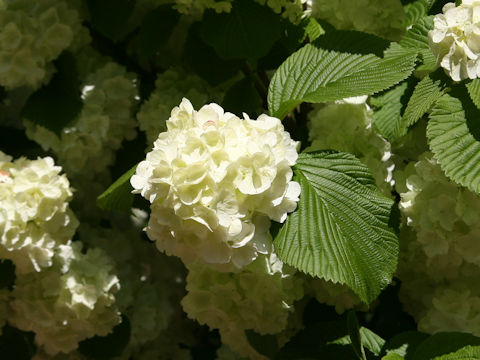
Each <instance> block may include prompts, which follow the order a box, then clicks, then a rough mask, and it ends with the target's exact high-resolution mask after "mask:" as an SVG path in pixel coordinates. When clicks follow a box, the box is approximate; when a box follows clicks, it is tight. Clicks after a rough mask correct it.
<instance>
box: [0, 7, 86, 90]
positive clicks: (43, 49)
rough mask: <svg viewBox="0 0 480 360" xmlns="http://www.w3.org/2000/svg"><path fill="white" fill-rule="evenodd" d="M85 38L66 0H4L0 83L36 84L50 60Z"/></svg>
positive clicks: (47, 70)
mask: <svg viewBox="0 0 480 360" xmlns="http://www.w3.org/2000/svg"><path fill="white" fill-rule="evenodd" d="M88 41H89V35H88V31H87V30H86V29H85V28H83V27H82V25H81V19H80V18H79V14H78V12H77V11H76V10H75V9H74V8H72V7H71V6H70V4H69V3H68V2H67V1H63V0H37V1H31V0H10V1H6V2H5V3H4V8H3V9H1V11H0V85H2V86H4V87H6V88H15V87H20V86H25V85H26V86H30V87H33V88H37V87H39V86H40V85H41V83H42V82H43V81H44V80H45V78H46V76H47V75H48V74H49V73H50V72H51V71H52V70H53V67H52V65H51V61H52V60H54V59H56V58H57V57H58V56H59V55H60V53H61V52H62V51H63V50H65V49H71V50H75V49H76V48H78V47H80V46H82V45H84V43H86V42H88Z"/></svg>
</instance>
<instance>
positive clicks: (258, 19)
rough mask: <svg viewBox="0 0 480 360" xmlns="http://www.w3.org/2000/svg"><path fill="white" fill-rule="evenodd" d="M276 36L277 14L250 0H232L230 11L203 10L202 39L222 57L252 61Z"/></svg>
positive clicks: (265, 50) (278, 24)
mask: <svg viewBox="0 0 480 360" xmlns="http://www.w3.org/2000/svg"><path fill="white" fill-rule="evenodd" d="M280 36H281V34H280V18H279V16H277V15H275V14H274V13H273V11H272V10H271V9H270V8H269V7H267V6H262V5H260V4H257V3H256V2H254V1H253V0H240V1H235V2H234V3H233V7H232V10H231V11H230V13H222V14H216V13H215V12H214V11H207V12H206V13H205V15H204V17H203V21H202V27H201V37H202V39H203V40H204V41H205V42H206V43H207V44H209V45H211V46H212V47H213V48H214V49H215V51H216V52H217V54H218V55H219V56H220V57H222V58H224V59H248V60H251V61H254V60H256V59H258V58H261V57H262V56H264V55H266V54H267V53H268V51H269V50H270V49H271V48H272V46H273V44H274V43H275V42H276V41H277V40H278V39H279V38H280Z"/></svg>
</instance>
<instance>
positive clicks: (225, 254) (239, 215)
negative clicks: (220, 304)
mask: <svg viewBox="0 0 480 360" xmlns="http://www.w3.org/2000/svg"><path fill="white" fill-rule="evenodd" d="M245 116H246V115H245ZM167 129H168V130H167V131H166V132H163V133H160V135H159V136H158V139H157V140H156V141H155V143H154V148H153V150H152V151H151V152H149V153H148V154H147V157H146V160H144V161H142V162H141V163H140V164H139V165H138V167H137V171H136V174H135V175H134V176H132V178H131V184H132V186H133V188H134V189H135V190H134V193H141V195H142V196H143V197H144V198H146V199H147V200H149V201H150V203H151V204H152V205H151V215H150V220H149V223H148V226H147V228H146V231H147V234H148V236H149V237H150V239H152V240H155V241H156V244H157V247H158V249H159V250H160V251H165V252H166V253H167V254H172V255H176V256H179V257H180V258H181V259H182V260H183V262H184V263H186V264H190V263H192V262H194V261H196V260H198V261H200V262H202V263H206V264H215V265H217V266H219V267H223V268H224V269H225V270H227V269H232V268H237V269H238V268H242V267H244V266H245V265H247V264H249V263H250V262H252V261H253V260H254V259H255V258H256V257H257V254H258V253H267V252H268V250H269V247H270V246H271V242H270V239H269V238H268V228H269V225H270V222H269V218H270V219H272V220H275V221H278V222H283V221H285V219H286V217H287V213H288V212H291V211H293V210H295V208H296V205H297V201H298V197H299V195H300V186H299V184H298V183H296V182H294V181H291V179H292V175H293V172H292V169H291V166H293V165H294V164H295V162H296V160H297V157H298V154H297V145H298V144H297V142H295V141H293V140H292V139H291V138H290V135H289V134H288V133H287V132H285V131H284V129H283V125H282V124H281V122H280V120H278V119H277V118H273V117H270V116H267V115H261V116H260V117H259V118H258V120H250V119H248V117H247V118H246V119H240V118H238V117H237V116H235V115H234V114H231V113H228V112H224V111H223V109H222V108H221V107H220V106H218V105H216V104H210V105H206V106H204V107H202V108H201V109H200V110H199V111H198V112H197V111H195V110H194V109H193V107H192V104H191V103H190V102H189V101H188V100H187V99H184V100H183V101H182V103H181V104H180V106H179V107H176V108H174V109H173V110H172V113H171V117H170V119H169V120H168V121H167Z"/></svg>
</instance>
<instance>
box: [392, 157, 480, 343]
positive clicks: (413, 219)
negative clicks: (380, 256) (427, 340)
mask: <svg viewBox="0 0 480 360" xmlns="http://www.w3.org/2000/svg"><path fill="white" fill-rule="evenodd" d="M395 180H396V187H397V191H398V192H399V193H400V196H401V201H400V210H401V212H402V215H403V217H404V224H403V228H402V231H401V234H400V236H401V254H400V261H399V270H398V274H399V277H400V279H401V280H402V288H401V298H402V302H403V303H404V305H405V308H406V310H407V311H409V312H410V313H411V314H412V315H413V316H415V318H416V319H417V321H418V324H419V328H420V330H422V331H426V332H430V333H433V332H437V331H468V332H472V333H473V334H476V335H480V322H479V321H478V319H479V318H480V289H478V286H475V285H473V284H476V282H477V281H478V278H479V276H480V255H479V254H480V242H479V241H478V240H479V238H480V196H478V195H476V194H474V193H472V192H470V191H468V190H467V189H465V188H462V187H460V186H458V185H456V184H454V183H452V182H451V181H450V180H449V179H448V178H447V177H446V176H445V175H444V173H443V171H442V170H441V168H440V165H439V164H438V163H437V162H436V160H435V159H434V157H433V155H432V154H431V153H429V152H426V153H423V154H422V155H420V156H419V160H418V161H417V162H411V163H409V164H408V165H407V166H406V167H405V169H404V170H403V171H400V170H399V171H396V172H395Z"/></svg>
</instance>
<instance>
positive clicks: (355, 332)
mask: <svg viewBox="0 0 480 360" xmlns="http://www.w3.org/2000/svg"><path fill="white" fill-rule="evenodd" d="M347 329H348V335H349V337H350V342H351V344H352V348H353V351H354V352H355V355H357V357H358V358H359V359H360V360H367V357H366V356H365V350H364V349H363V344H362V339H361V335H360V326H359V325H358V319H357V315H355V311H353V310H350V311H349V312H348V314H347Z"/></svg>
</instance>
